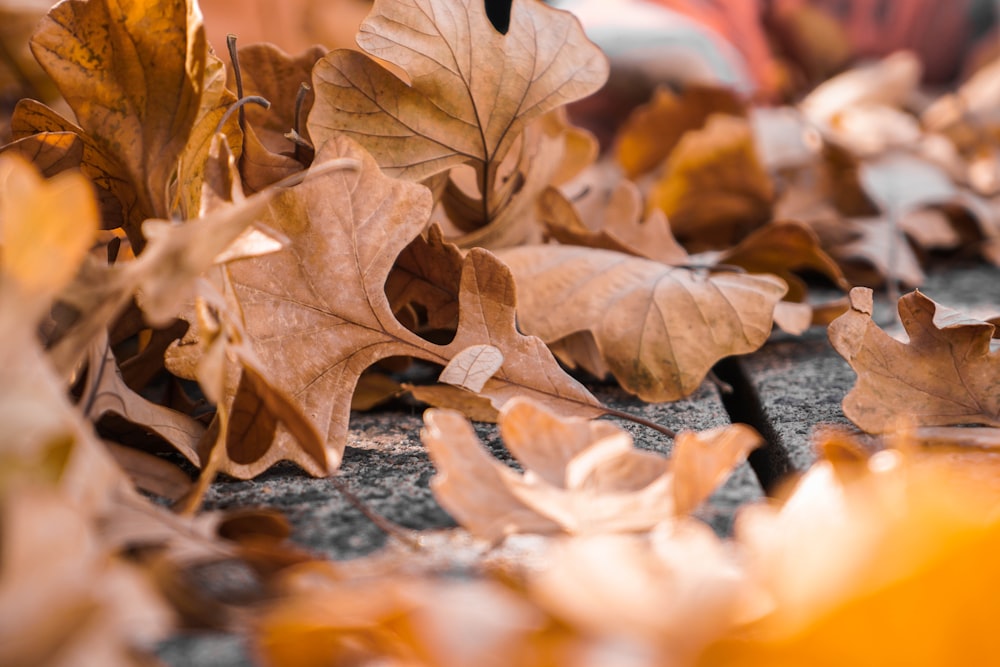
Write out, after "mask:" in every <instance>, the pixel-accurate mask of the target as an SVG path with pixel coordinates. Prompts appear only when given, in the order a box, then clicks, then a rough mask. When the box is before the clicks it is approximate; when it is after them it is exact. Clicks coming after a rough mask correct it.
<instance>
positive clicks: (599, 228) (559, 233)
mask: <svg viewBox="0 0 1000 667" xmlns="http://www.w3.org/2000/svg"><path fill="white" fill-rule="evenodd" d="M538 210H539V217H540V218H541V221H542V224H544V225H545V228H546V230H547V231H548V233H549V235H550V236H551V237H552V238H554V239H555V240H557V241H559V242H560V243H563V244H566V245H579V246H585V247H588V248H604V249H606V250H617V251H618V252H624V253H627V254H629V255H635V256H636V257H645V258H647V259H652V260H656V261H658V262H663V263H664V264H683V263H685V262H687V261H688V254H687V251H685V250H684V248H682V247H681V245H680V244H679V243H677V240H676V239H675V238H674V235H673V233H672V232H671V231H670V225H669V223H668V222H667V218H666V216H665V215H663V212H662V211H660V210H655V211H652V212H651V213H650V214H649V217H647V218H646V219H645V220H642V219H641V216H642V197H641V195H640V194H639V190H638V188H636V186H635V185H634V184H633V183H631V182H630V181H622V182H621V183H620V184H619V185H618V187H617V188H615V189H614V190H612V191H611V192H609V193H608V196H607V204H606V206H605V207H604V210H603V211H602V212H601V215H600V219H599V220H594V221H592V222H593V223H594V224H595V225H596V229H595V228H593V227H591V226H589V225H587V224H585V223H584V222H583V220H582V219H581V215H580V214H579V213H578V210H577V208H576V207H575V206H574V205H573V204H571V203H570V202H569V200H567V199H566V197H565V196H563V194H562V193H561V192H560V191H559V190H557V189H555V188H551V187H550V188H548V189H546V190H545V191H544V192H542V195H541V196H540V197H539V199H538Z"/></svg>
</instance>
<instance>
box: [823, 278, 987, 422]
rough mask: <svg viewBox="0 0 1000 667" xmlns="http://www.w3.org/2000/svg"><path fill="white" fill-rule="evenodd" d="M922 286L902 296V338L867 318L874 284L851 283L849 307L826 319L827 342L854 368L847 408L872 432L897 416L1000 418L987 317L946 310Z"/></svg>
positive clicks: (922, 419) (850, 416) (852, 417)
mask: <svg viewBox="0 0 1000 667" xmlns="http://www.w3.org/2000/svg"><path fill="white" fill-rule="evenodd" d="M940 311H941V309H940V307H939V306H938V305H937V304H936V303H934V302H933V301H931V300H930V299H928V298H927V297H926V296H924V295H923V294H921V293H920V292H911V293H910V294H907V295H905V296H903V297H901V298H900V300H899V316H900V319H901V320H902V323H903V327H904V328H905V329H906V333H907V334H908V335H909V337H910V340H909V342H906V343H902V342H899V341H897V340H895V339H893V338H892V337H891V336H889V335H888V334H887V333H885V332H884V331H882V330H881V329H879V327H878V325H877V324H875V323H874V322H873V321H872V318H871V316H872V293H871V290H868V289H865V288H860V287H856V288H854V289H853V290H851V310H850V311H849V312H848V313H845V314H844V315H843V316H841V317H839V318H838V319H837V320H835V321H834V322H833V323H832V324H830V328H829V335H830V342H831V343H832V344H833V346H834V348H836V350H837V352H839V353H840V355H841V356H842V357H844V358H845V359H846V360H847V362H848V363H849V364H850V365H851V368H853V369H854V371H855V372H856V373H857V374H858V380H857V383H856V384H855V386H854V388H853V389H852V390H851V391H850V393H849V394H848V395H847V396H846V397H845V398H844V414H845V415H847V417H848V419H850V420H851V421H853V422H854V423H855V424H857V425H858V426H860V427H861V428H863V429H864V430H866V431H868V432H871V433H879V432H884V431H887V430H891V429H892V428H893V427H894V426H895V422H896V420H897V419H899V418H900V417H903V418H906V419H909V420H911V421H912V422H913V423H914V424H917V425H928V426H937V425H941V426H944V425H949V424H985V425H990V426H1000V358H998V354H997V353H995V352H990V339H991V337H992V335H993V331H994V327H993V325H992V324H988V323H986V322H982V321H979V320H973V319H971V318H961V317H951V318H949V319H948V320H947V321H946V322H941V321H940V318H941V312H940Z"/></svg>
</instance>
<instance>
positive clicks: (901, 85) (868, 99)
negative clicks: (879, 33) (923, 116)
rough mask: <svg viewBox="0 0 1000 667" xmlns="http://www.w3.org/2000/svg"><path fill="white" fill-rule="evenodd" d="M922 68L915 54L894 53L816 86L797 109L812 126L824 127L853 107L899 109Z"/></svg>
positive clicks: (911, 89) (918, 79) (915, 82)
mask: <svg viewBox="0 0 1000 667" xmlns="http://www.w3.org/2000/svg"><path fill="white" fill-rule="evenodd" d="M921 73H922V67H921V64H920V60H919V59H918V58H917V56H916V54H914V53H912V52H909V51H897V52H896V53H893V54H892V55H889V56H887V57H886V58H883V59H882V60H880V61H878V62H875V63H870V64H867V65H862V66H860V67H856V68H854V69H852V70H849V71H847V72H844V73H843V74H839V75H837V76H835V77H833V78H831V79H828V80H827V81H826V82H824V83H822V84H820V85H819V86H817V87H816V89H815V90H813V91H812V92H811V93H810V94H809V95H808V96H807V97H806V98H805V99H804V100H802V103H801V104H800V105H799V106H800V108H801V109H802V111H803V112H805V114H806V115H807V116H809V118H810V119H812V120H813V122H816V123H820V124H826V123H829V122H830V121H831V120H832V119H834V118H835V116H836V115H837V113H838V112H840V111H842V110H844V109H846V108H849V107H852V106H857V105H866V104H867V105H871V104H881V105H886V106H890V107H897V108H898V107H901V106H902V105H903V104H904V103H905V102H906V100H907V98H908V97H909V96H910V95H911V94H912V93H913V92H914V91H915V90H916V87H917V84H918V83H919V82H920V76H921Z"/></svg>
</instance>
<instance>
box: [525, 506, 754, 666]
mask: <svg viewBox="0 0 1000 667" xmlns="http://www.w3.org/2000/svg"><path fill="white" fill-rule="evenodd" d="M529 590H530V592H531V593H532V596H533V597H534V598H535V599H537V601H538V604H539V605H540V606H541V607H542V608H543V609H545V610H547V611H549V613H551V614H553V615H554V616H555V617H556V618H559V619H560V620H562V621H563V622H564V623H568V624H569V625H570V626H572V627H573V628H574V629H575V630H576V631H577V632H578V633H580V634H582V635H583V636H584V637H586V638H592V639H591V641H594V642H595V643H598V642H600V641H604V642H615V643H616V644H618V645H619V646H620V645H621V644H622V643H625V644H626V646H627V647H628V649H631V651H629V650H628V649H626V647H625V646H622V650H621V654H622V655H624V654H628V653H630V652H634V653H635V654H638V655H647V656H648V659H647V660H646V661H645V662H640V663H639V664H660V665H687V664H692V661H693V658H695V657H696V656H697V655H698V653H699V652H700V651H701V650H702V649H703V648H704V647H705V645H706V644H708V643H709V642H710V641H712V640H715V639H717V638H719V637H720V636H722V635H723V634H724V633H726V632H727V631H729V630H731V629H732V628H733V627H734V626H736V625H737V624H740V623H743V622H746V621H749V620H752V619H753V618H756V617H757V616H758V615H759V614H760V612H761V609H760V608H761V606H762V605H763V604H766V601H765V599H763V596H761V595H760V594H759V593H758V592H757V591H756V590H755V588H754V585H753V582H751V581H750V580H749V577H748V576H747V574H746V572H745V571H744V568H743V566H742V563H741V562H740V560H739V558H738V556H737V554H736V553H735V552H734V551H732V550H731V549H729V548H728V546H727V545H726V544H725V543H723V542H722V540H720V539H719V538H718V537H716V536H715V535H714V534H713V533H712V531H711V529H709V528H708V527H707V526H705V525H704V524H702V523H700V522H698V521H696V520H693V519H678V520H676V521H669V522H665V523H663V524H660V525H659V526H657V527H656V528H654V530H653V531H652V533H651V534H650V535H649V536H648V537H647V536H631V535H597V536H585V537H578V538H574V539H569V540H563V541H561V542H559V543H558V544H557V545H556V547H555V549H554V553H553V554H552V555H551V556H550V557H549V558H547V559H546V563H545V565H544V567H543V569H542V571H541V572H538V573H535V574H532V576H531V577H530V580H529ZM650 649H652V653H653V655H651V656H649V653H650Z"/></svg>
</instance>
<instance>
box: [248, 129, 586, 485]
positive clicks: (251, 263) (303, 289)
mask: <svg viewBox="0 0 1000 667" xmlns="http://www.w3.org/2000/svg"><path fill="white" fill-rule="evenodd" d="M338 155H342V156H349V157H352V158H356V159H358V160H360V162H361V164H362V166H361V169H360V171H358V172H351V173H349V174H348V173H346V172H345V173H342V174H331V175H329V176H323V177H319V176H316V177H307V179H306V181H305V182H304V183H303V184H302V185H300V186H297V187H295V188H292V189H291V190H290V191H289V192H288V194H287V195H286V196H284V197H282V198H281V199H280V200H278V201H277V202H276V203H275V205H274V206H273V207H272V213H271V215H272V217H271V219H270V220H269V224H273V225H274V226H275V227H276V228H277V229H278V230H279V231H281V232H283V233H285V234H287V235H288V237H289V238H290V239H291V245H290V246H289V248H288V250H287V251H284V252H280V253H275V254H274V255H270V256H267V257H261V258H254V259H249V260H245V261H240V262H236V263H233V264H232V265H231V267H230V272H231V275H232V279H233V285H234V288H235V293H236V296H237V298H238V300H239V301H240V303H241V307H242V310H243V312H244V317H245V322H246V328H247V333H248V336H249V341H250V343H251V344H252V346H253V349H254V351H255V353H256V354H257V355H258V357H259V358H260V360H261V362H262V364H263V366H262V372H263V373H264V374H265V375H266V376H267V377H268V378H269V380H270V381H271V382H272V383H273V385H274V386H275V387H277V388H279V389H280V390H282V391H283V392H285V393H286V394H288V395H289V396H290V397H292V398H293V399H294V401H295V403H296V404H297V405H298V406H300V408H301V409H302V410H303V411H304V412H305V414H306V415H307V416H308V417H309V419H310V420H311V421H312V423H313V424H315V426H316V428H318V429H319V431H320V433H322V434H325V437H326V453H327V461H328V466H329V469H330V470H332V469H335V468H336V467H337V466H338V465H339V463H340V457H341V454H342V452H343V448H344V446H345V442H346V433H347V424H348V420H349V415H350V397H351V395H352V394H353V392H354V387H355V385H356V383H357V379H358V376H359V375H360V374H361V372H362V371H364V370H365V369H366V368H368V367H369V366H371V365H372V364H373V363H375V362H376V361H379V360H381V359H385V358H387V357H394V356H412V357H417V358H421V359H424V360H427V361H430V362H433V363H437V364H440V365H442V366H445V365H447V364H448V362H449V361H450V360H451V359H452V358H454V357H455V356H456V355H457V354H458V353H460V352H461V351H463V350H465V349H466V348H468V347H470V346H472V345H478V344H487V345H493V346H495V347H497V348H498V349H500V350H501V351H502V353H503V355H504V358H505V361H504V363H503V366H501V368H500V370H499V371H498V372H497V373H496V374H495V375H494V376H493V377H492V378H491V379H489V380H488V381H487V382H486V384H485V386H484V388H483V391H482V393H483V395H485V396H488V397H489V398H490V399H491V400H492V401H493V402H494V403H495V404H496V405H498V406H499V405H501V404H503V403H504V402H505V401H507V400H508V399H509V398H510V397H511V396H514V395H519V394H527V395H531V396H535V397H537V398H538V400H541V401H543V402H546V403H547V404H549V405H552V406H554V407H557V408H558V409H560V410H561V411H563V412H569V413H582V414H589V415H594V414H600V411H601V410H600V408H599V406H598V404H597V402H596V400H595V399H594V398H593V397H592V396H591V395H590V394H589V393H588V392H587V391H586V390H585V389H584V388H583V387H582V385H580V384H579V383H577V382H576V381H574V380H572V379H571V378H569V377H568V376H567V375H565V374H564V373H563V372H562V371H561V370H560V369H559V367H558V365H557V364H556V363H555V360H554V359H552V357H551V355H550V353H549V352H548V350H547V349H546V348H545V346H544V344H543V343H542V342H541V341H539V340H537V339H535V338H529V337H526V336H522V335H521V334H519V333H518V332H517V329H516V328H515V325H514V302H513V294H514V286H513V281H512V279H511V277H510V275H509V273H508V272H507V270H506V267H504V266H503V265H502V264H500V263H499V262H498V261H497V260H496V259H495V258H494V257H493V256H492V255H490V254H489V253H487V252H486V251H482V250H473V251H472V252H470V253H469V255H467V256H466V259H465V262H464V265H463V269H462V278H461V286H460V289H459V304H460V310H459V312H460V316H459V326H458V331H457V333H456V335H455V337H454V339H453V340H452V342H451V343H449V344H448V345H444V346H442V345H436V344H433V343H430V342H428V341H427V340H425V339H423V338H421V337H419V336H417V335H416V334H414V333H412V332H411V331H409V330H408V329H406V328H405V327H404V326H403V325H402V324H401V323H400V322H399V321H398V320H397V319H396V318H395V316H394V315H393V313H392V309H391V307H390V305H389V302H388V299H387V297H386V294H385V291H384V285H385V282H386V277H387V276H388V274H389V271H390V268H391V267H392V263H393V261H394V259H395V258H396V256H397V255H398V254H399V253H400V252H401V251H402V249H403V248H404V247H405V246H406V245H407V243H409V242H410V240H412V239H413V238H415V237H416V236H417V234H419V233H420V231H421V230H422V229H423V227H424V225H425V223H426V220H427V217H428V216H429V215H430V207H431V201H430V194H429V193H428V191H427V190H426V188H424V187H423V186H420V185H417V184H413V183H408V182H406V181H399V180H394V179H391V178H388V177H387V176H384V175H383V174H382V173H381V172H380V170H379V169H378V166H377V165H376V164H375V162H374V160H373V159H372V158H371V157H370V156H368V155H367V154H366V153H364V151H363V150H362V149H360V148H359V147H358V146H357V145H356V144H354V143H353V142H351V141H350V140H349V139H346V138H343V137H339V138H335V139H332V140H330V141H328V142H327V144H326V145H325V146H324V148H323V149H321V151H320V155H319V156H317V163H321V162H322V161H323V159H326V158H330V157H335V156H338ZM321 158H323V159H321ZM295 451H296V449H295V447H294V445H293V444H292V441H291V439H290V437H289V436H288V434H287V433H283V432H281V431H280V430H279V432H278V433H277V437H276V440H275V443H274V444H273V445H272V446H271V449H270V450H269V454H268V456H266V457H265V458H263V459H260V461H259V464H255V466H257V467H255V468H254V469H252V470H251V469H243V470H241V471H240V472H239V474H240V475H241V476H247V475H250V474H254V471H256V472H259V471H260V470H263V469H264V468H266V467H267V466H269V465H270V464H271V463H273V462H275V461H277V460H280V459H282V458H289V457H292V456H294V455H295ZM312 471H313V472H314V473H315V472H316V471H315V469H313V470H312Z"/></svg>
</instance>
